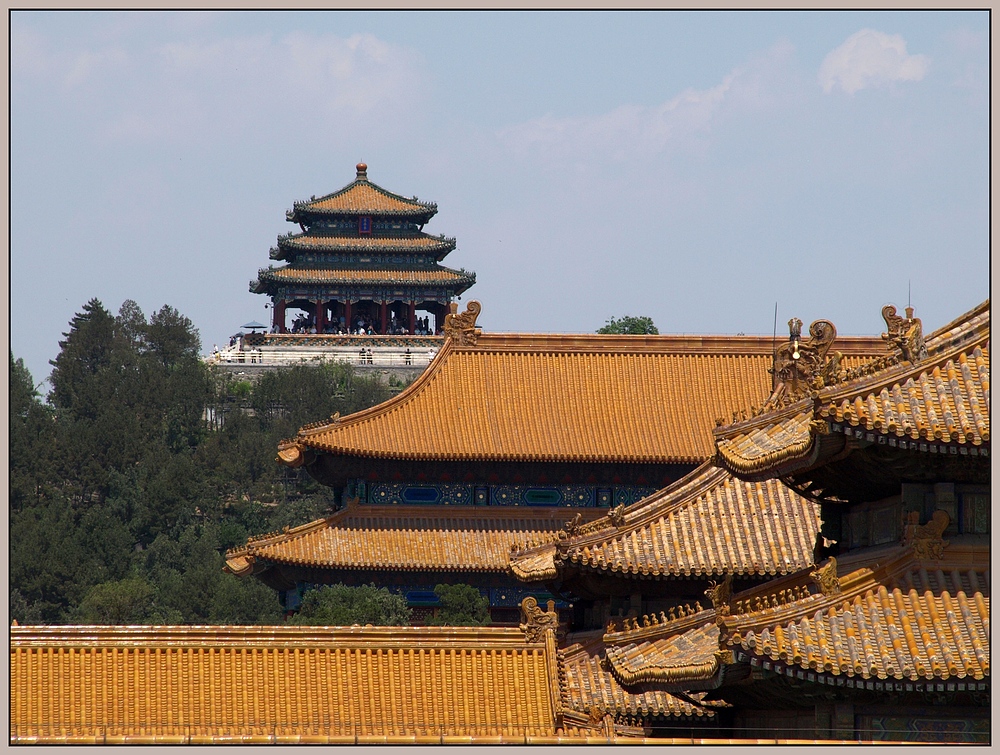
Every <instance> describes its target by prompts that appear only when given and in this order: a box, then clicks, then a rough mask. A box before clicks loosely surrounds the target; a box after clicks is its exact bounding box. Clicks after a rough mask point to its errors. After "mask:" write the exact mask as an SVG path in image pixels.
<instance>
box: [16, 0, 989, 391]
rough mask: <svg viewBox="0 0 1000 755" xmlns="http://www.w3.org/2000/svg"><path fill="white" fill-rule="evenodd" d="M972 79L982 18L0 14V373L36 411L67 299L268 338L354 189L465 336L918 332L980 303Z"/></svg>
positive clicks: (982, 89)
mask: <svg viewBox="0 0 1000 755" xmlns="http://www.w3.org/2000/svg"><path fill="white" fill-rule="evenodd" d="M989 52H990V50H989V15H988V12H987V11H962V12H940V11H905V12H904V11H888V12H868V11H832V12H809V11H804V12H785V11H754V12H751V11H705V12H680V11H655V12H654V11H638V12H597V11H553V12H513V11H499V12H459V11H427V12H403V11H386V12H372V11H356V12H339V11H338V12H333V11H318V12H277V11H249V12H236V11H216V12H179V11H177V12H175V11H166V12H148V11H137V12H72V11H69V12H67V11H62V12H40V11H39V12H35V11H30V12H29V11H15V12H12V13H11V16H10V191H11V196H10V245H11V246H10V276H11V277H10V340H11V350H12V352H13V354H14V357H15V358H23V359H24V362H25V364H26V366H27V367H28V369H29V370H30V371H31V373H32V375H33V377H34V379H35V381H36V382H37V383H41V381H43V380H44V379H45V378H46V377H47V375H48V374H49V371H50V369H51V368H50V365H49V360H52V359H54V358H55V357H56V355H57V354H58V352H59V341H60V340H61V338H62V334H63V333H65V332H66V331H67V329H68V327H69V322H70V320H71V318H72V317H73V315H74V314H75V313H77V312H79V311H80V310H81V309H82V307H83V305H84V304H85V303H86V302H87V301H89V300H90V299H92V298H97V299H99V300H100V301H101V302H102V303H103V304H104V306H105V307H106V308H107V309H108V310H109V311H111V312H112V313H117V311H118V309H119V308H120V306H121V304H122V303H123V302H124V301H125V300H128V299H132V300H134V301H136V302H138V304H139V305H140V307H141V308H142V309H143V311H144V312H145V313H146V315H147V316H148V315H150V314H152V313H153V312H155V311H156V310H158V309H160V307H162V306H163V305H165V304H167V305H170V306H172V307H174V308H176V309H177V310H179V311H180V312H181V313H182V314H184V315H186V316H187V317H189V318H190V319H191V320H192V321H193V323H194V325H195V327H197V328H198V330H199V333H200V335H201V342H202V350H203V352H204V353H208V352H209V351H211V349H212V345H213V344H218V345H220V346H222V345H223V344H224V343H228V339H229V336H230V335H232V334H233V333H235V332H237V331H238V330H239V327H240V325H242V324H243V323H245V322H247V321H249V320H258V321H261V322H269V311H268V310H265V308H264V304H265V303H266V302H267V298H266V297H264V296H261V295H255V294H251V293H250V292H249V283H250V281H252V280H254V279H255V278H256V277H257V272H258V270H259V269H260V268H264V267H267V266H268V265H269V264H271V260H270V259H269V258H268V250H269V249H270V248H271V247H272V246H273V245H275V243H276V239H277V236H278V235H279V234H285V233H289V232H293V231H295V230H297V227H293V226H292V225H291V224H289V223H288V222H287V221H286V220H285V211H286V210H287V209H290V208H291V206H292V203H293V202H295V201H298V200H303V199H308V198H309V197H310V196H312V195H315V196H321V195H323V194H327V193H330V192H332V191H336V190H338V189H340V188H342V187H343V186H345V185H347V184H349V183H350V182H351V181H353V180H354V177H355V165H356V163H358V162H360V161H364V162H366V163H367V164H368V176H369V179H370V180H371V181H372V182H374V183H376V184H378V185H379V186H382V187H383V188H385V189H388V190H390V191H393V192H396V193H398V194H403V195H405V196H417V197H419V198H420V199H421V200H423V201H433V202H436V203H437V205H438V214H437V215H436V216H435V217H434V218H433V219H432V220H431V222H430V223H429V224H428V225H427V227H426V228H425V231H426V232H428V233H433V234H440V233H443V234H445V235H446V236H453V237H456V238H457V242H458V245H457V249H456V250H455V251H453V252H452V253H451V254H450V255H448V257H447V258H446V259H445V260H444V264H445V265H447V266H449V267H452V268H456V269H457V268H465V269H467V270H472V271H474V272H475V273H476V275H477V283H476V285H475V286H473V287H472V288H471V289H470V290H469V291H467V292H466V294H465V295H464V297H463V299H464V300H468V299H470V298H473V299H477V300H479V301H480V302H482V305H483V311H482V314H481V315H480V318H479V324H480V325H481V326H482V327H483V328H484V330H487V331H494V332H496V331H521V332H568V333H585V332H593V331H594V330H596V329H597V328H599V327H601V326H602V325H603V324H604V323H605V322H606V321H607V320H608V318H611V317H620V316H623V315H635V316H649V317H652V318H653V320H654V322H655V324H656V325H657V327H658V328H659V330H660V332H661V333H719V334H735V333H746V334H768V335H770V334H771V333H772V331H773V328H774V322H775V306H776V305H777V322H778V326H777V327H778V332H779V336H780V335H781V334H782V333H784V334H785V335H786V336H787V326H786V325H785V323H786V322H787V321H788V319H789V318H791V317H798V318H799V319H801V320H802V321H803V322H804V323H806V324H808V323H809V322H811V321H813V320H816V319H828V320H831V321H832V322H833V323H834V324H835V325H836V327H837V329H838V332H839V333H840V334H842V335H859V334H878V333H880V332H882V331H883V330H884V329H885V323H884V322H883V321H882V319H881V316H880V310H881V307H882V305H883V304H886V303H893V304H896V305H897V306H898V307H899V309H900V310H902V308H903V307H905V306H906V304H907V301H908V299H909V300H910V301H911V302H912V304H913V306H914V308H915V310H916V311H915V315H916V316H917V317H920V318H922V321H923V324H924V332H930V331H931V330H933V329H935V328H937V327H940V326H941V325H944V324H945V323H947V322H948V321H950V320H951V319H953V318H955V317H957V316H958V315H960V314H962V313H963V312H965V311H967V310H968V309H971V308H972V307H973V306H975V305H976V304H978V303H980V302H981V301H983V300H984V299H986V298H987V297H988V296H989V283H988V273H989V209H990V207H989V188H990V187H989V177H990V176H989V148H990V140H989V68H988V66H989ZM460 306H463V307H464V304H463V305H460ZM47 390H48V386H47V384H46V385H41V386H40V391H41V392H42V393H43V395H44V394H45V393H46V392H47Z"/></svg>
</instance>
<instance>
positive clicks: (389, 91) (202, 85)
mask: <svg viewBox="0 0 1000 755" xmlns="http://www.w3.org/2000/svg"><path fill="white" fill-rule="evenodd" d="M12 36H13V37H14V39H13V48H12V59H13V62H14V65H15V70H16V71H17V72H18V73H19V74H20V78H19V83H20V84H22V85H23V86H22V91H24V92H26V93H30V92H31V87H33V86H34V87H37V86H39V85H44V84H45V83H46V82H48V83H50V84H58V85H61V86H60V90H61V92H60V94H58V95H57V96H60V95H61V97H62V100H61V101H60V103H59V105H60V106H61V107H63V108H64V109H65V111H66V112H67V113H74V112H76V113H77V117H79V118H81V119H82V120H83V121H88V122H90V123H92V124H93V125H94V127H95V128H96V130H97V132H98V133H101V134H103V135H104V136H105V137H106V138H110V139H131V140H135V141H140V142H142V141H149V140H153V139H161V140H167V141H171V142H174V141H190V140H198V141H202V140H204V139H205V138H206V136H209V135H216V136H222V137H224V138H226V139H227V140H229V139H231V138H232V137H233V136H234V135H235V134H236V133H243V132H246V131H248V130H249V131H252V132H253V133H255V134H260V135H264V138H266V135H268V134H270V133H271V132H272V130H276V131H280V130H282V128H283V127H284V126H285V125H287V124H288V123H289V122H290V121H294V122H295V123H296V124H298V126H299V129H300V130H302V131H311V132H314V133H318V132H323V133H333V132H340V133H343V129H344V128H345V127H347V126H352V127H358V126H359V124H363V123H365V122H367V123H368V128H371V124H372V122H375V123H378V124H382V125H381V126H380V127H386V128H388V127H389V126H390V125H391V124H397V126H398V127H402V124H400V121H399V119H398V118H395V117H393V116H394V115H395V114H396V113H398V112H400V111H404V112H405V111H409V112H411V113H416V112H418V111H419V103H420V97H421V95H422V94H423V93H424V91H425V89H426V86H425V79H426V76H425V67H424V63H423V58H422V57H421V56H420V55H419V54H418V53H416V52H414V51H412V50H410V49H408V48H404V47H400V46H395V45H392V44H389V43H386V42H384V41H382V40H380V39H378V38H376V37H374V36H372V35H370V34H357V35H353V36H350V37H337V36H335V35H332V34H315V33H306V32H294V33H290V34H287V35H285V36H283V37H281V38H274V37H272V36H271V35H269V34H261V35H244V36H236V35H233V36H224V37H214V38H200V39H190V38H187V39H184V40H183V41H167V42H164V43H161V44H158V45H156V44H154V45H148V46H142V45H138V46H128V47H122V46H120V41H118V40H115V41H113V42H111V43H102V42H101V41H98V40H93V41H91V42H90V43H89V44H87V43H86V42H84V43H83V44H80V45H74V46H73V47H72V48H66V47H63V48H58V47H57V46H55V45H52V44H49V43H48V40H46V39H45V38H44V37H41V36H40V35H37V34H34V33H33V32H31V31H30V30H20V29H15V30H14V34H13V35H12ZM42 88H43V89H44V86H43V87H42ZM53 94H55V93H54V92H53Z"/></svg>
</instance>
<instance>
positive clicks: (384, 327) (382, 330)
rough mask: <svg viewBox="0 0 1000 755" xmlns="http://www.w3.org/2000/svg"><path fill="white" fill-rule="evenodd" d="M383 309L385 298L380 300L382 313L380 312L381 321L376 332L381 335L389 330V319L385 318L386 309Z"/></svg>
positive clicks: (384, 307)
mask: <svg viewBox="0 0 1000 755" xmlns="http://www.w3.org/2000/svg"><path fill="white" fill-rule="evenodd" d="M385 310H386V301H385V299H383V300H382V313H381V316H382V322H381V323H379V329H378V332H379V333H381V334H382V335H385V334H386V333H387V332H388V331H389V321H388V319H387V318H386V311H385Z"/></svg>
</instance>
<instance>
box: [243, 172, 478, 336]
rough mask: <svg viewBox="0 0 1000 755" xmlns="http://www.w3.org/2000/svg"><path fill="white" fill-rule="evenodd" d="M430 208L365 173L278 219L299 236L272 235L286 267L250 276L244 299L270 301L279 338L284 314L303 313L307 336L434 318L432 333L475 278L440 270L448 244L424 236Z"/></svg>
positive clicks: (387, 329) (398, 326) (387, 330)
mask: <svg viewBox="0 0 1000 755" xmlns="http://www.w3.org/2000/svg"><path fill="white" fill-rule="evenodd" d="M436 213H437V205H436V204H434V203H432V202H421V201H418V200H417V199H416V198H415V197H414V198H408V197H404V196H401V195H399V194H394V193H393V192H390V191H387V190H386V189H383V188H382V187H381V186H378V185H376V184H374V183H371V182H370V181H369V180H368V167H367V166H366V165H365V164H364V163H360V164H359V165H358V166H357V178H356V179H355V180H354V181H353V182H352V183H350V184H348V185H347V186H345V187H344V188H342V189H340V190H339V191H335V192H333V193H331V194H327V195H325V196H322V197H319V198H316V197H313V198H311V199H310V200H309V201H303V202H295V203H294V205H293V207H292V209H291V210H289V211H288V212H287V214H286V217H287V219H288V221H289V222H292V223H297V224H298V225H299V228H300V229H301V233H293V234H288V235H286V236H279V237H278V244H277V246H275V247H272V248H271V251H270V257H271V259H272V260H275V261H280V262H284V263H286V264H285V265H283V266H281V267H275V266H273V265H272V266H270V267H268V268H266V269H261V270H260V271H259V272H258V276H257V279H256V280H254V281H251V283H250V290H251V292H253V293H258V294H265V295H267V296H270V297H271V299H272V301H273V302H274V319H275V322H274V326H275V327H274V330H275V331H277V332H285V329H286V328H287V324H286V322H285V307H295V308H298V309H300V310H303V312H305V313H306V316H307V318H308V321H309V326H308V327H309V328H310V332H312V329H315V332H317V333H324V332H326V333H337V332H340V331H345V332H355V331H356V330H357V326H358V325H361V326H362V327H364V329H365V331H366V332H368V333H378V334H391V333H393V332H394V331H395V332H397V333H409V334H413V333H414V332H417V331H418V330H420V322H421V320H422V318H420V319H418V318H417V310H422V311H424V312H427V313H428V314H429V315H433V317H434V319H435V325H436V327H433V328H432V327H431V325H430V324H429V320H430V317H428V325H427V326H426V331H427V332H428V333H430V332H433V331H434V330H437V329H440V327H441V324H442V322H443V319H444V315H445V314H446V313H447V310H448V305H449V304H450V303H451V302H452V301H453V300H454V299H455V298H456V297H458V296H460V295H461V294H462V293H463V292H464V291H465V290H466V289H468V288H469V287H470V286H472V285H473V284H474V283H475V282H476V276H475V273H471V272H467V271H465V270H453V269H451V268H448V267H444V266H443V265H441V264H440V262H441V260H443V259H444V258H445V256H447V255H448V254H449V253H450V252H452V251H454V249H455V239H454V238H448V237H446V236H444V235H443V234H442V235H436V236H435V235H431V234H428V233H424V231H423V227H424V225H425V224H426V223H427V222H429V221H430V219H431V218H432V217H433V216H434V215H435V214H436Z"/></svg>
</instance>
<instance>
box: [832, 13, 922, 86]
mask: <svg viewBox="0 0 1000 755" xmlns="http://www.w3.org/2000/svg"><path fill="white" fill-rule="evenodd" d="M929 66H930V58H928V57H927V56H926V55H908V54H907V52H906V42H905V41H904V40H903V38H902V37H901V36H900V35H898V34H893V35H889V34H883V33H882V32H880V31H875V30H874V29H862V30H861V31H859V32H858V33H857V34H853V35H851V36H850V37H848V38H847V41H845V42H844V44H842V45H841V46H840V47H838V48H836V49H835V50H833V51H832V52H830V54H829V55H827V56H826V58H824V59H823V64H822V65H821V66H820V67H819V83H820V86H822V87H823V91H824V92H826V93H827V94H829V93H830V92H832V91H833V88H834V87H838V86H839V87H840V88H841V89H843V90H844V91H845V92H847V93H848V94H854V93H855V92H857V91H859V90H861V89H865V88H866V87H871V86H883V85H885V84H889V83H891V82H893V81H920V80H921V79H922V78H924V76H925V75H926V74H927V69H928V68H929Z"/></svg>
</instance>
